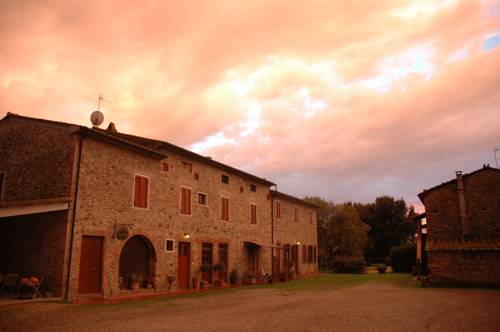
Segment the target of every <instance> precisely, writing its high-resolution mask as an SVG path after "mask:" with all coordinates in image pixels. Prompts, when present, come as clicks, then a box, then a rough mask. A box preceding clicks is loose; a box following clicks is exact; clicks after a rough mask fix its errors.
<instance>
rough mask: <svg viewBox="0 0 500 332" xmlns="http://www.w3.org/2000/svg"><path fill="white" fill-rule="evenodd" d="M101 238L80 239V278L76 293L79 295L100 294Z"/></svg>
mask: <svg viewBox="0 0 500 332" xmlns="http://www.w3.org/2000/svg"><path fill="white" fill-rule="evenodd" d="M102 248H103V238H102V237H98V236H84V237H82V252H81V256H80V278H79V287H78V292H79V293H81V294H88V293H100V292H101V287H102Z"/></svg>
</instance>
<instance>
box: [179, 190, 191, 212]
mask: <svg viewBox="0 0 500 332" xmlns="http://www.w3.org/2000/svg"><path fill="white" fill-rule="evenodd" d="M181 213H182V214H188V215H190V214H191V189H189V188H184V187H181Z"/></svg>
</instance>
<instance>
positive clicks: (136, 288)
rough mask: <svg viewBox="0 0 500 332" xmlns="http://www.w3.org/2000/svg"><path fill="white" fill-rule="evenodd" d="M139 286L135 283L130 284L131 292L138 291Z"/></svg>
mask: <svg viewBox="0 0 500 332" xmlns="http://www.w3.org/2000/svg"><path fill="white" fill-rule="evenodd" d="M139 285H140V283H139V282H136V281H133V282H131V283H130V289H131V290H138V289H139Z"/></svg>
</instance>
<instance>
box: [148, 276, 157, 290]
mask: <svg viewBox="0 0 500 332" xmlns="http://www.w3.org/2000/svg"><path fill="white" fill-rule="evenodd" d="M154 285H155V278H154V277H152V276H148V277H147V278H146V288H148V289H151V288H153V286H154Z"/></svg>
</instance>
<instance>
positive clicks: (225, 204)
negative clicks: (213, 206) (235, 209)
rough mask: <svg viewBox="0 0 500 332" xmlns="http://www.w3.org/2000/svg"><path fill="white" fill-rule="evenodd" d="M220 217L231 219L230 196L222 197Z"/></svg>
mask: <svg viewBox="0 0 500 332" xmlns="http://www.w3.org/2000/svg"><path fill="white" fill-rule="evenodd" d="M220 219H221V220H224V221H229V198H226V197H221V199H220Z"/></svg>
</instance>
